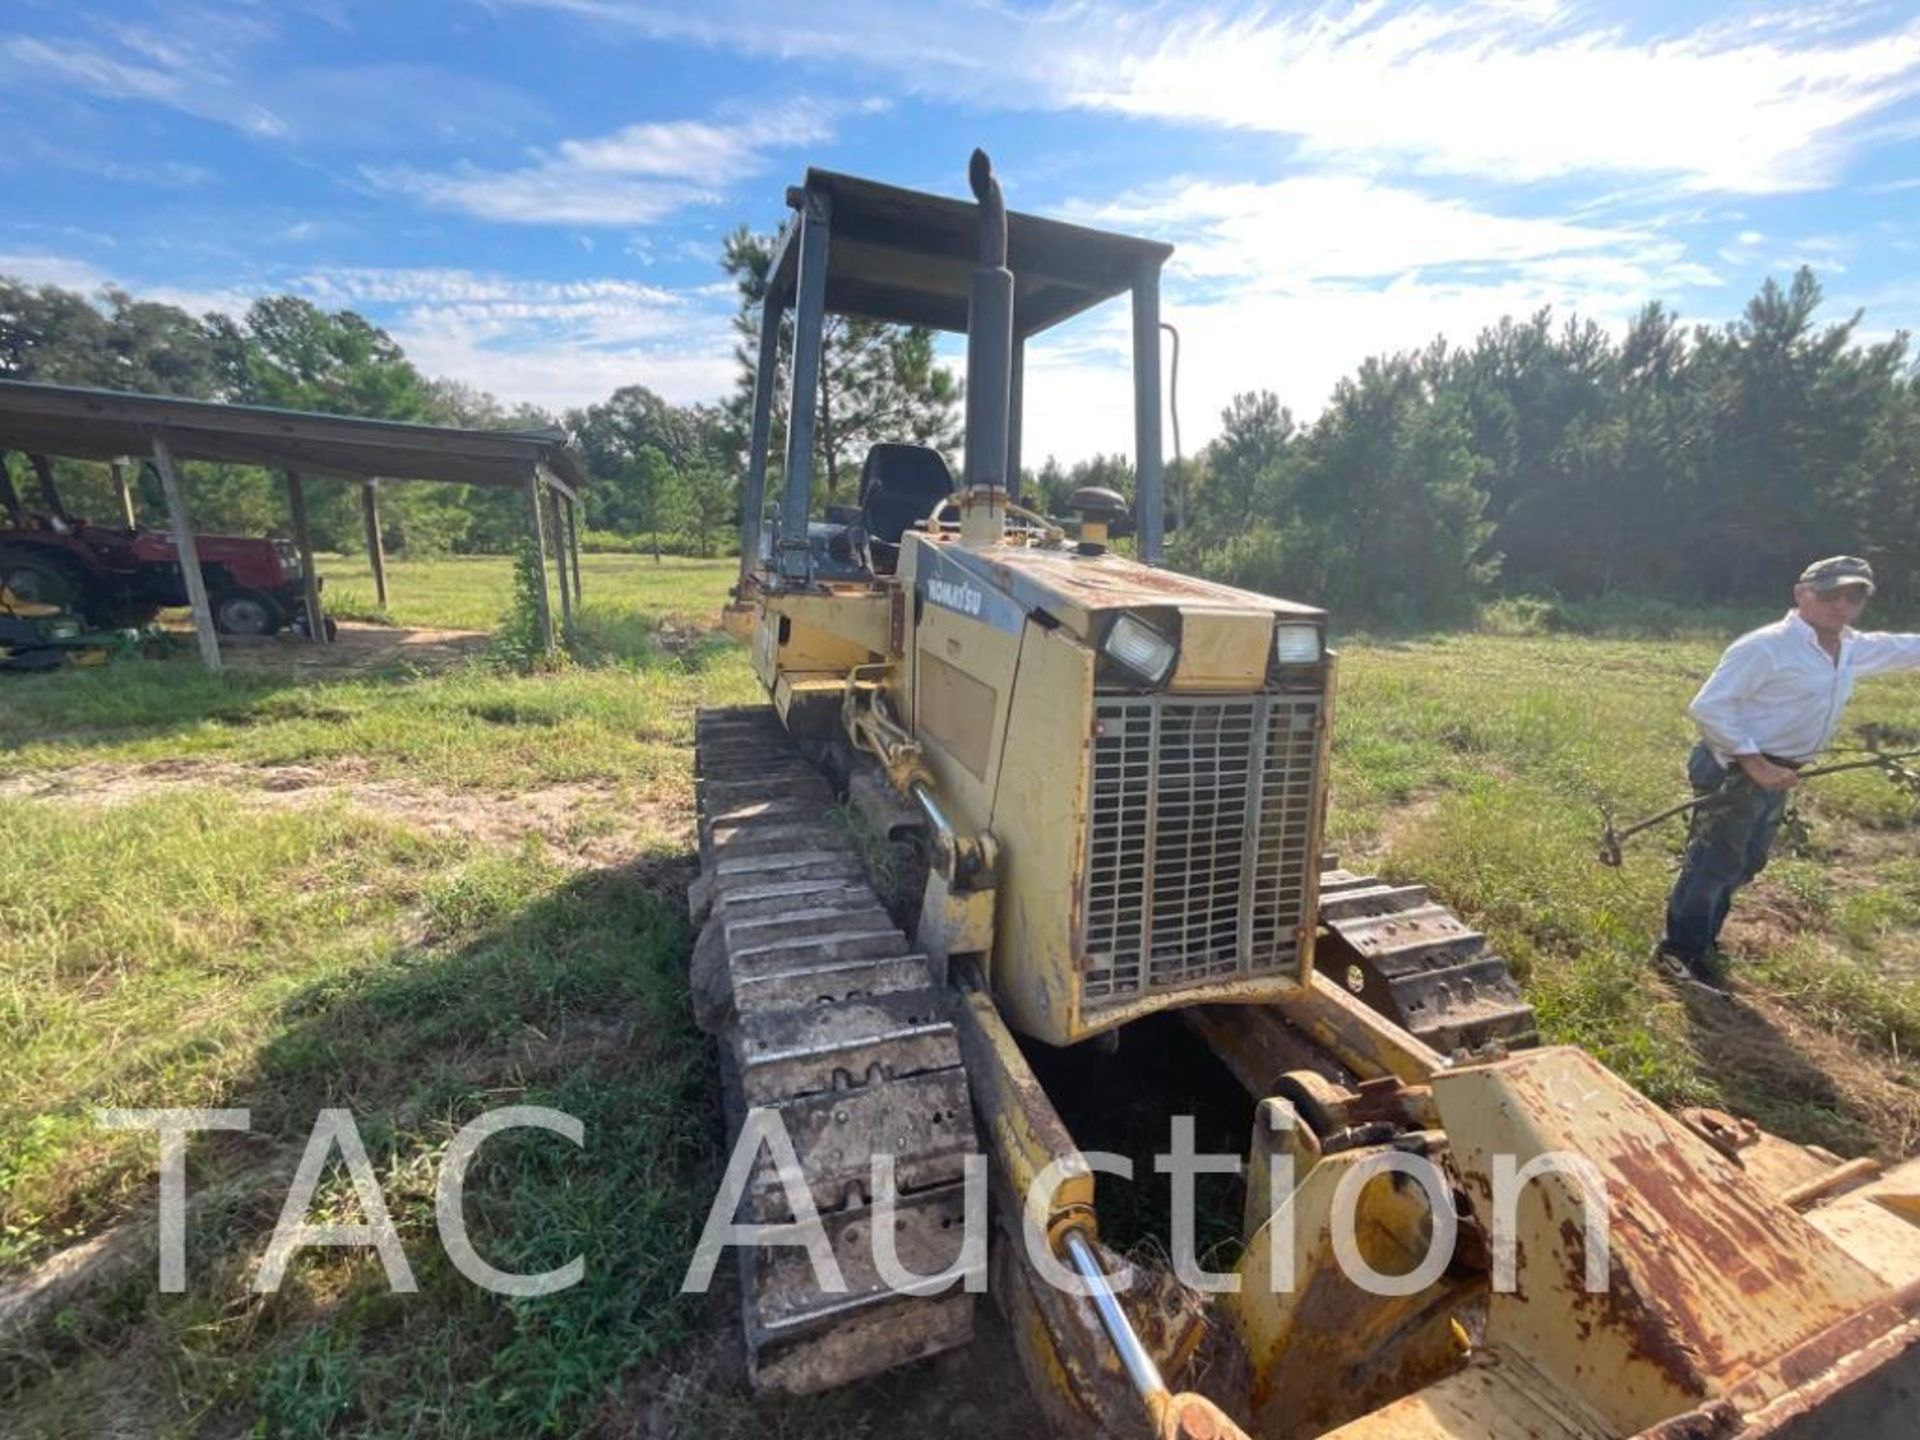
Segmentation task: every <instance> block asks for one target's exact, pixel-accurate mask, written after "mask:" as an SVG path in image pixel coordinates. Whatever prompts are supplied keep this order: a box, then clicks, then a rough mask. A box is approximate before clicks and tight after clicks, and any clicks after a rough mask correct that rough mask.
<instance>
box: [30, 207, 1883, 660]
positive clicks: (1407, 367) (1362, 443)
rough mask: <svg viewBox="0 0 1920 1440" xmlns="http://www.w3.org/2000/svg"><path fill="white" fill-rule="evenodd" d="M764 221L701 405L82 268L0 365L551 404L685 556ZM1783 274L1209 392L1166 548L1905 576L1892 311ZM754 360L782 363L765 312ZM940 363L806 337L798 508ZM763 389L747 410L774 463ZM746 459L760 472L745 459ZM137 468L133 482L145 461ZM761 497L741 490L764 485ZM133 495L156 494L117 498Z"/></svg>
mask: <svg viewBox="0 0 1920 1440" xmlns="http://www.w3.org/2000/svg"><path fill="white" fill-rule="evenodd" d="M771 255H772V246H771V241H770V239H769V237H766V236H760V235H755V234H753V233H751V232H750V231H748V230H747V229H746V228H745V227H741V228H739V229H737V230H736V231H735V232H734V233H733V234H732V235H730V236H729V237H728V238H727V240H726V242H725V246H724V249H723V253H722V255H721V257H720V260H721V266H722V268H723V270H724V271H725V272H726V274H727V275H728V276H729V277H730V278H731V279H732V280H733V281H734V283H735V287H736V292H737V298H738V310H737V313H736V319H735V330H736V336H737V343H736V350H735V357H736V366H737V374H738V379H737V382H736V385H735V387H734V390H733V392H732V393H731V394H730V395H729V396H728V397H727V398H726V399H725V400H723V401H722V402H721V403H720V404H717V405H692V406H679V405H674V404H670V403H669V402H667V401H666V400H664V399H663V398H661V397H660V396H659V395H657V394H655V393H654V392H653V391H651V390H649V389H647V388H646V387H645V386H643V385H631V386H626V387H623V388H621V389H619V390H616V391H615V392H614V393H613V394H611V395H610V396H608V397H607V399H605V400H603V401H601V402H599V403H597V404H592V405H587V406H583V407H580V408H578V409H575V410H570V411H567V412H565V413H563V414H552V413H547V412H543V411H540V410H538V409H535V408H533V407H530V406H517V407H509V406H506V405H503V404H501V403H500V402H499V401H498V400H496V399H495V398H494V397H492V396H490V395H487V394H484V393H481V392H478V391H475V390H473V389H472V388H470V387H468V386H465V385H461V384H459V383H457V382H453V381H448V380H437V379H430V378H428V377H425V376H423V375H422V374H421V373H420V372H419V370H418V369H417V368H416V367H415V366H414V365H413V364H412V362H411V361H409V360H408V359H407V357H406V355H405V353H404V351H403V350H402V348H401V347H400V345H399V344H398V343H397V342H395V341H394V340H393V339H392V337H390V336H389V335H387V334H386V333H385V332H384V331H382V330H380V329H379V328H378V327H376V326H374V325H371V324H370V323H368V322H367V321H366V320H365V319H363V318H362V317H360V316H359V315H357V314H354V313H353V312H351V311H346V310H341V311H334V312H328V311H325V310H323V309H321V308H320V307H318V306H316V305H314V304H313V303H311V302H310V301H308V300H305V299H302V298H300V297H297V296H291V295H280V296H273V297H270V298H267V299H263V300H260V301H258V302H256V303H255V304H254V305H253V306H252V307H251V308H250V309H249V310H248V311H247V312H246V314H245V315H243V316H241V317H239V318H237V319H236V318H231V317H228V316H224V315H218V314H209V315H204V316H193V315H190V314H188V313H187V312H185V311H183V310H181V309H179V308H177V307H175V306H170V305H164V304H159V303H156V302H152V301H143V300H137V299H135V298H133V297H132V296H130V295H127V294H126V293H124V292H122V291H118V290H112V289H109V290H107V291H105V292H103V293H102V294H101V295H100V296H99V297H97V298H93V299H90V298H89V297H87V296H84V295H81V294H78V293H76V292H73V291H68V290H63V289H60V288H58V287H54V286H40V287H29V286H25V285H21V284H18V283H15V282H12V281H7V280H4V279H0V375H5V376H8V377H11V378H19V379H38V380H49V381H56V382H63V383H69V384H80V385H97V386H104V387H108V388H114V389H124V390H137V391H145V392H150V393H156V394H174V395H186V396H193V397H196V398H202V399H210V400H227V401H236V402H240V403H248V404H265V405H279V406H286V407H291V408H299V409H313V410H322V411H330V412H333V413H338V414H347V415H367V416H377V417H382V418H387V419H400V420H423V421H433V422H439V423H446V424H458V425H471V426H495V427H513V428H560V429H562V430H564V431H565V432H566V434H567V435H568V437H569V438H570V439H571V441H572V442H573V443H574V444H575V446H576V447H577V448H578V449H579V451H580V453H581V454H582V456H583V458H584V460H585V462H586V466H587V469H588V472H589V474H590V476H591V482H592V483H591V484H590V486H589V487H588V490H587V493H586V496H585V517H584V518H585V520H586V524H587V527H588V533H587V536H586V537H585V539H586V541H587V543H588V544H589V545H594V546H598V547H600V548H622V549H635V550H651V551H652V552H654V553H655V554H658V553H660V552H661V551H663V550H677V551H682V552H686V553H697V554H713V553H716V552H718V551H721V550H723V549H725V548H726V547H728V546H729V545H730V544H731V543H732V537H733V536H734V535H735V534H736V533H737V531H736V526H737V524H738V518H739V503H740V501H739V480H740V477H741V475H742V473H743V471H744V469H745V459H746V449H747V440H748V435H747V431H748V426H749V422H750V418H751V401H752V393H753V383H754V371H755V360H756V355H755V350H756V347H757V343H758V335H759V318H758V312H759V306H760V301H761V298H762V297H763V295H764V293H765V288H766V282H767V270H768V265H769V263H770V260H771ZM1821 299H1822V297H1821V292H1820V287H1819V285H1818V283H1817V281H1816V280H1815V278H1814V276H1813V275H1812V273H1811V272H1810V271H1807V270H1804V269H1803V270H1802V271H1800V272H1799V273H1798V274H1797V275H1795V276H1794V278H1793V279H1792V281H1791V282H1790V283H1789V284H1787V285H1785V286H1781V285H1779V284H1777V283H1776V282H1774V281H1772V280H1769V281H1767V282H1766V283H1765V284H1764V285H1763V286H1762V287H1761V289H1760V291H1759V293H1758V294H1757V295H1755V296H1754V297H1753V298H1752V299H1751V300H1750V301H1749V302H1748V303H1747V305H1746V307H1745V309H1744V311H1743V313H1742V314H1741V316H1740V317H1739V318H1738V319H1736V320H1734V321H1732V322H1730V323H1727V324H1725V325H1721V326H1717V327H1713V326H1705V325H1697V326H1693V327H1687V326H1683V325H1682V324H1681V323H1680V322H1679V321H1678V319H1677V318H1676V317H1675V316H1674V315H1673V314H1672V313H1671V312H1670V311H1668V310H1667V309H1666V308H1665V307H1663V306H1662V305H1660V304H1658V303H1655V304H1649V305H1647V306H1646V307H1645V308H1644V309H1642V310H1641V311H1640V312H1639V314H1638V315H1637V316H1636V317H1635V318H1634V319H1633V321H1632V323H1631V324H1630V325H1629V326H1628V327H1627V328H1626V330H1625V332H1624V333H1621V334H1618V335H1615V334H1610V333H1609V332H1607V331H1606V330H1604V329H1602V328H1601V327H1600V326H1598V325H1596V324H1594V323H1592V322H1590V321H1585V320H1581V319H1579V318H1578V317H1569V318H1566V319H1556V318H1555V317H1554V316H1553V315H1552V314H1551V313H1550V312H1548V311H1541V312H1540V313H1538V314H1536V315H1534V316H1532V317H1530V318H1528V319H1525V320H1512V319H1508V320H1502V321H1501V322H1500V323H1499V324H1497V325H1495V326H1492V327H1490V328H1488V329H1487V330H1485V331H1483V332H1482V333H1481V334H1480V335H1479V336H1478V337H1477V338H1476V339H1475V340H1474V341H1473V342H1472V343H1470V344H1466V345H1461V346H1456V345H1453V344H1450V343H1449V342H1448V341H1446V340H1445V339H1444V338H1440V339H1436V340H1434V341H1433V342H1432V343H1431V344H1430V345H1428V346H1426V347H1425V348H1423V349H1420V350H1415V351H1408V352H1403V353H1399V354H1394V355H1387V356H1381V357H1376V358H1374V359H1371V360H1368V361H1366V362H1365V363H1364V364H1362V365H1361V366H1360V367H1359V369H1358V370H1357V371H1356V372H1355V373H1353V374H1352V375H1350V376H1347V377H1346V378H1344V379H1342V380H1341V381H1340V382H1339V383H1338V385H1337V386H1336V387H1335V390H1334V393H1333V395H1332V398H1331V399H1330V401H1329V403H1328V404H1327V406H1326V407H1325V409H1324V410H1323V411H1322V412H1321V414H1320V415H1319V416H1318V418H1317V419H1315V420H1313V421H1312V422H1310V423H1302V422H1300V421H1297V420H1296V419H1295V418H1294V416H1293V414H1292V412H1291V411H1290V410H1289V409H1288V408H1287V407H1286V406H1284V405H1283V404H1282V403H1281V401H1280V399H1279V398H1278V397H1277V396H1275V395H1274V394H1273V393H1272V392H1271V391H1266V390H1257V389H1256V390H1250V391H1248V392H1246V393H1244V394H1240V395H1237V396H1235V397H1234V399H1233V401H1232V403H1231V404H1229V405H1228V406H1227V408H1226V409H1225V411H1224V412H1223V413H1222V416H1221V428H1220V431H1219V434H1218V436H1217V437H1216V438H1215V439H1214V440H1213V441H1212V442H1210V443H1209V444H1208V445H1207V446H1205V447H1204V449H1203V450H1202V451H1201V452H1200V453H1199V454H1198V455H1196V456H1194V457H1191V458H1190V459H1188V460H1187V461H1186V462H1185V463H1184V464H1181V465H1170V466H1169V467H1168V470H1169V474H1168V478H1167V487H1166V488H1167V508H1168V512H1169V513H1168V532H1169V542H1168V560H1169V562H1170V563H1172V564H1175V565H1177V566H1179V567H1181V568H1183V569H1190V570H1195V571H1198V572H1201V573H1204V574H1209V575H1213V576H1215V577H1217V578H1220V579H1223V580H1227V581H1230V582H1232V583H1236V584H1240V585H1246V586H1250V587H1252V588H1255V589H1260V590H1266V591H1270V592H1273V593H1279V594H1286V595H1290V596H1294V597H1297V598H1303V599H1308V600H1312V601H1315V602H1317V603H1320V604H1324V605H1327V606H1329V607H1330V608H1333V609H1335V610H1337V611H1339V612H1341V613H1343V614H1348V615H1358V616H1366V617H1370V618H1376V619H1386V620H1401V621H1407V622H1413V623H1447V622H1451V621H1457V620H1460V619H1464V618H1466V617H1467V616H1468V615H1469V614H1470V613H1471V612H1472V610H1473V609H1474V607H1475V606H1476V605H1477V604H1478V603H1480V602H1481V601H1482V600H1484V599H1486V598H1488V597H1489V596H1492V595H1497V594H1501V593H1527V594H1545V595H1550V596H1556V597H1560V598H1563V599H1567V600H1583V599H1589V598H1592V597H1601V596H1608V595H1618V594H1621V593H1629V594H1634V595H1639V596H1655V597H1665V598H1667V599H1670V600H1673V601H1679V602H1715V603H1719V602H1742V603H1744V602H1748V601H1753V600H1758V599H1762V598H1777V597H1778V596H1779V595H1780V594H1781V592H1782V589H1783V579H1782V577H1784V576H1788V575H1790V574H1791V573H1792V572H1793V571H1794V570H1796V569H1797V568H1798V566H1799V565H1800V564H1801V563H1804V561H1805V560H1806V559H1808V558H1810V557H1813V556H1815V555H1822V554H1831V553H1838V552H1842V551H1846V552H1851V553H1857V554H1863V555H1866V556H1867V557H1868V558H1869V559H1871V560H1872V561H1873V562H1874V564H1875V565H1876V567H1878V568H1879V569H1880V571H1881V574H1882V578H1883V587H1882V588H1883V590H1884V591H1885V592H1886V593H1887V595H1888V596H1889V597H1890V598H1892V599H1894V600H1896V601H1897V602H1900V603H1902V604H1904V605H1906V606H1908V607H1912V606H1913V605H1915V604H1916V603H1920V523H1916V522H1920V390H1917V389H1916V385H1915V373H1914V368H1913V367H1912V365H1910V363H1909V360H1908V351H1907V340H1906V337H1905V335H1904V334H1902V335H1897V336H1895V337H1894V338H1892V339H1890V340H1885V341H1879V342H1875V343H1870V344H1869V343H1861V341H1860V340H1859V338H1858V331H1859V326H1860V323H1861V319H1862V317H1861V315H1859V314H1858V313H1856V314H1854V315H1852V316H1849V317H1846V318H1844V319H1841V320H1838V321H1833V322H1825V323H1823V322H1822V321H1821V320H1820V319H1819V317H1818V311H1819V309H1820V305H1821ZM780 345H781V351H780V354H779V356H778V357H777V365H776V370H777V372H778V373H779V375H780V377H781V388H782V390H784V388H785V377H786V371H787V367H788V363H789V355H790V349H791V323H790V321H789V322H788V323H787V324H786V325H785V326H783V328H782V330H781V332H780ZM960 399H961V386H960V383H959V381H958V380H957V379H956V378H955V377H954V375H953V374H952V373H951V372H950V371H949V370H948V369H947V368H946V367H945V366H943V365H941V364H939V363H937V361H936V358H935V348H934V337H933V334H932V332H930V331H928V330H926V329H924V328H919V327H906V326H893V325H880V324H877V323H874V322H868V321H860V320H848V319H844V318H834V319H833V320H831V321H830V323H829V325H828V328H827V333H826V336H825V343H824V354H823V361H822V383H821V386H820V395H819V401H818V403H819V406H820V412H819V416H818V423H817V424H816V426H815V455H814V462H815V463H814V488H815V499H816V502H817V503H827V502H840V503H847V502H850V501H852V500H853V499H854V498H855V493H856V486H857V483H858V475H859V466H860V461H861V458H862V457H863V456H864V455H865V453H866V449H867V447H868V446H869V445H871V444H872V443H874V442H875V441H878V440H895V439H906V440H914V441H918V442H919V443H923V444H929V445H932V446H935V447H936V448H938V449H941V450H942V451H943V452H945V453H946V454H947V455H948V456H949V458H950V459H953V458H956V456H957V451H958V448H959V443H960V434H959V427H960V416H959V409H960ZM783 422H784V416H783V415H782V414H780V413H779V407H776V413H775V417H774V434H773V437H772V445H771V447H770V448H771V453H772V454H773V456H774V457H775V460H774V465H773V467H772V468H773V469H774V470H775V472H776V473H777V470H778V457H779V456H780V455H781V453H782V452H783V450H784V446H785V436H784V424H783ZM194 470H195V475H194V488H195V511H196V515H197V516H198V517H199V518H200V522H201V523H202V524H204V525H206V526H207V527H208V528H209V529H213V528H223V529H232V530H239V531H245V532H251V533H261V532H263V531H274V530H278V531H284V530H285V528H286V526H287V523H288V517H287V516H286V515H285V513H284V509H283V507H284V504H285V500H284V496H283V492H282V490H281V487H280V486H279V485H277V484H276V483H274V482H273V479H272V477H269V476H266V475H264V474H262V473H261V472H259V471H256V470H251V469H249V468H248V467H243V466H221V465H199V466H196V467H194ZM61 478H62V481H63V485H64V486H65V487H66V488H67V490H68V492H69V503H70V504H72V505H73V506H74V508H76V509H79V510H80V511H81V512H82V513H87V514H93V515H110V514H113V513H114V512H115V510H116V509H117V506H116V505H115V504H114V502H113V501H112V499H111V491H110V490H109V488H108V481H107V479H106V475H105V470H104V467H100V466H85V465H79V464H69V465H67V466H65V467H63V474H62V477H61ZM1022 481H1023V491H1024V495H1025V497H1026V499H1027V502H1028V503H1029V504H1032V505H1034V506H1035V507H1036V508H1041V509H1044V510H1046V511H1048V512H1049V513H1052V514H1056V515H1058V514H1064V513H1066V510H1067V500H1068V497H1069V496H1070V495H1071V494H1072V492H1073V491H1074V490H1075V489H1077V488H1079V487H1081V486H1083V485H1103V486H1107V487H1109V488H1113V489H1117V490H1119V491H1121V492H1122V493H1123V494H1126V495H1131V493H1132V490H1133V471H1132V467H1131V466H1130V465H1129V464H1128V462H1127V460H1126V458H1125V457H1124V456H1123V455H1097V456H1093V457H1090V458H1088V459H1084V460H1081V461H1079V462H1077V463H1076V464H1074V465H1071V466H1063V465H1061V464H1060V463H1059V462H1058V461H1056V460H1053V459H1051V458H1049V459H1048V460H1047V461H1046V462H1045V463H1044V464H1043V465H1040V466H1039V467H1037V468H1028V469H1027V470H1025V471H1024V472H1023V477H1022ZM774 483H777V482H774ZM146 484H147V485H149V486H151V485H152V481H151V478H150V477H149V478H148V479H147V481H146ZM315 488H316V490H318V491H319V493H318V494H317V495H316V496H315V497H314V499H313V500H312V502H311V504H312V507H313V509H314V512H315V513H314V526H315V534H316V541H317V542H318V543H319V544H321V545H323V546H326V547H329V548H341V549H352V548H354V547H355V546H357V545H358V544H359V543H360V542H359V521H358V511H357V507H356V506H355V505H354V503H353V500H352V497H351V496H350V495H349V494H347V493H346V488H345V487H335V490H334V491H333V492H331V493H329V492H328V491H327V490H326V489H325V488H324V487H321V486H316V487H315ZM770 498H771V497H770ZM142 500H143V505H144V506H145V507H148V508H147V514H148V515H149V516H150V517H152V518H156V519H157V518H158V516H159V515H160V508H159V507H160V497H159V495H158V493H157V490H156V491H155V492H154V493H148V494H145V495H143V497H142ZM519 504H520V501H519V497H518V496H517V495H514V494H511V493H507V492H501V491H489V490H469V489H467V488H466V487H459V486H449V485H426V484H421V485H396V486H392V487H389V488H388V490H387V491H386V493H385V494H384V495H383V511H384V517H385V524H386V526H387V527H388V533H387V535H386V537H385V538H386V541H387V543H388V544H389V546H391V547H392V548H394V549H395V550H397V551H400V552H402V553H408V552H411V553H415V554H431V553H442V552H448V551H454V552H461V551H496V550H504V549H508V548H511V546H512V545H513V544H514V543H515V539H516V537H517V536H518V534H519V530H520V524H521V519H520V515H519V508H518V507H519Z"/></svg>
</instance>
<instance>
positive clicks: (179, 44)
mask: <svg viewBox="0 0 1920 1440" xmlns="http://www.w3.org/2000/svg"><path fill="white" fill-rule="evenodd" d="M108 29H109V33H111V36H113V42H115V44H113V46H100V44H92V42H86V40H77V38H56V40H44V38H36V36H31V35H10V36H6V38H0V77H4V79H8V81H10V83H12V84H15V86H21V88H46V86H50V84H52V86H58V88H69V90H81V92H84V94H90V96H96V98H102V100H142V102H148V104H156V106H165V108H169V109H179V111H182V113H186V115H198V117H202V119H211V121H219V123H223V125H232V127H236V129H240V131H246V132H248V134H257V136H280V134H284V132H286V123H284V121H282V119H280V117H278V115H276V113H275V111H273V109H271V108H269V106H263V104H257V102H253V100H252V98H248V96H246V94H240V92H238V88H236V84H234V56H236V52H238V50H244V48H246V46H250V44H253V42H257V40H259V38H261V36H263V35H265V31H263V29H261V25H259V23H257V21H250V19H246V17H238V15H234V17H223V19H221V21H219V27H213V25H209V27H207V33H209V35H217V36H219V38H217V42H213V40H209V42H196V40H192V38H186V36H184V35H169V36H161V35H157V33H154V31H146V29H140V27H129V25H123V27H108Z"/></svg>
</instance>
